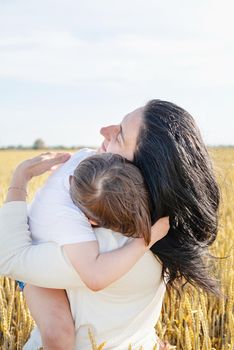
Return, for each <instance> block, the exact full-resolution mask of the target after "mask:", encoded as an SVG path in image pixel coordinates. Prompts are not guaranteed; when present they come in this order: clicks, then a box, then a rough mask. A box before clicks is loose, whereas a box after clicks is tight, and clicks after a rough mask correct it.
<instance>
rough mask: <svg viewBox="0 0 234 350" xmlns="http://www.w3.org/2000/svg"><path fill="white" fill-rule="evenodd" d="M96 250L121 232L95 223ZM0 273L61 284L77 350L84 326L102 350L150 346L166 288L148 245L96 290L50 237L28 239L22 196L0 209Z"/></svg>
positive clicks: (116, 242) (83, 342)
mask: <svg viewBox="0 0 234 350" xmlns="http://www.w3.org/2000/svg"><path fill="white" fill-rule="evenodd" d="M96 230H97V231H96V236H97V239H98V243H99V245H100V251H101V252H104V251H110V250H113V249H117V248H120V247H121V246H122V245H123V244H124V243H125V242H126V240H127V238H126V237H123V236H122V235H121V234H118V233H115V232H112V231H110V230H106V229H103V228H98V229H96ZM0 242H1V244H0V274H1V275H5V276H9V277H11V278H14V279H17V280H22V281H25V282H26V283H29V284H33V285H38V286H41V287H46V288H60V289H66V291H67V294H68V298H69V302H70V305H71V311H72V315H73V318H74V321H75V329H76V347H75V349H76V350H87V349H89V348H90V339H89V336H88V332H89V330H91V332H92V334H93V335H94V336H95V338H96V341H97V344H100V343H102V342H103V341H106V342H107V343H106V347H105V350H125V349H127V348H128V345H129V344H130V343H131V344H132V349H133V350H138V349H139V348H140V345H142V346H143V347H144V348H145V349H151V348H153V345H154V343H155V341H156V335H155V329H154V326H155V323H156V322H157V320H158V317H159V315H160V311H161V306H162V301H163V297H164V293H165V284H164V282H163V281H162V279H161V272H162V267H161V264H160V263H159V261H158V260H157V259H155V257H154V256H153V254H152V253H151V252H150V251H149V252H147V253H145V254H144V256H143V257H142V258H141V259H140V260H139V261H138V262H137V263H136V264H135V265H134V267H133V268H132V269H131V270H130V271H129V272H128V273H127V274H125V275H124V276H123V277H122V278H120V279H119V280H118V281H116V282H115V283H112V284H111V285H110V286H108V287H107V288H105V289H104V290H102V291H99V292H93V291H91V290H89V289H88V288H87V287H86V286H85V285H84V283H83V282H82V280H81V279H80V277H79V275H78V274H77V272H76V271H75V269H74V268H73V266H72V264H71V263H70V261H69V260H68V258H67V256H66V254H65V253H64V251H63V248H62V247H61V246H59V245H58V244H56V243H54V242H48V243H42V244H37V245H32V240H31V233H30V231H29V226H28V222H27V206H26V203H25V202H20V201H19V202H9V203H6V204H5V205H4V206H3V207H2V208H1V209H0Z"/></svg>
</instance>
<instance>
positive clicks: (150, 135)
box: [0, 100, 219, 350]
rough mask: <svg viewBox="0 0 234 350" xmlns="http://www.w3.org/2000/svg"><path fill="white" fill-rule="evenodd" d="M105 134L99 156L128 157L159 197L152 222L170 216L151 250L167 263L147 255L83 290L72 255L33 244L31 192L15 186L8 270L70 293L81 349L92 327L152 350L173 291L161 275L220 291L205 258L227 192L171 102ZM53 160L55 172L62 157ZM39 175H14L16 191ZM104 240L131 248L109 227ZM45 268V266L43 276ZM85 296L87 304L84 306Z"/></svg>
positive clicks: (153, 104)
mask: <svg viewBox="0 0 234 350" xmlns="http://www.w3.org/2000/svg"><path fill="white" fill-rule="evenodd" d="M101 134H102V135H103V136H104V141H103V143H102V146H101V148H100V149H99V152H111V153H118V154H121V155H122V156H124V157H126V158H127V159H129V160H132V161H133V163H134V164H136V165H137V166H138V167H139V168H140V170H141V171H142V174H143V175H144V178H145V181H146V184H147V187H148V190H149V193H150V197H151V217H152V223H153V222H155V220H156V219H157V218H159V217H162V216H167V215H169V216H170V218H171V229H170V230H169V233H168V235H167V236H166V237H165V238H164V239H163V240H161V241H159V242H158V243H156V244H155V245H154V246H153V247H152V248H151V250H152V251H153V253H155V254H156V255H157V257H158V258H159V259H155V258H154V257H153V255H152V254H151V253H150V252H149V253H146V254H145V255H144V257H143V258H142V259H141V260H140V261H139V262H138V263H137V264H136V265H135V267H134V268H133V269H132V270H131V271H130V272H129V273H128V274H126V275H125V276H124V277H123V278H121V279H120V280H119V281H117V282H116V283H115V284H113V285H112V286H110V287H109V288H107V289H105V290H104V291H101V292H98V293H90V291H88V290H85V289H84V288H82V286H83V285H82V282H80V281H79V277H78V276H77V274H76V273H75V272H74V270H73V269H72V267H71V265H69V261H68V259H67V257H66V250H62V251H61V250H60V249H59V248H58V247H56V246H55V245H53V244H49V243H48V244H44V245H43V246H36V247H33V246H31V242H30V239H29V232H28V227H27V224H26V209H25V205H24V203H22V202H20V201H22V200H24V199H25V198H24V192H23V190H22V191H20V190H16V189H15V190H14V189H11V190H10V191H9V192H8V198H7V201H8V202H11V203H6V204H5V206H4V207H3V209H2V211H1V226H2V227H1V230H0V234H1V237H0V238H1V241H2V242H4V244H3V245H2V246H1V251H0V259H1V260H0V272H1V273H2V274H5V275H10V276H12V277H14V278H17V279H21V280H25V281H26V282H28V283H31V284H35V285H40V286H43V287H50V288H62V289H68V297H69V300H70V303H71V309H72V312H73V318H74V320H75V323H76V331H77V349H85V348H87V346H88V340H87V330H88V328H91V329H92V331H93V332H94V334H95V335H96V336H97V339H98V343H99V342H101V341H104V340H107V341H108V342H107V349H115V350H117V349H119V350H123V349H125V348H127V346H128V344H129V343H132V345H133V349H135V348H137V347H138V348H139V346H140V345H142V346H143V347H145V348H146V349H150V348H152V346H153V343H154V342H155V337H154V332H153V328H154V324H155V322H156V321H157V318H158V317H159V314H160V308H161V304H162V299H163V295H164V291H165V288H164V287H165V285H164V283H163V281H162V279H161V273H162V277H163V278H164V279H166V281H167V288H169V287H174V288H177V285H178V283H180V282H181V278H182V277H183V279H184V281H188V282H190V283H192V284H194V285H196V286H199V287H202V288H203V289H204V290H206V291H210V292H214V293H216V294H218V293H219V290H218V287H217V286H216V284H215V282H214V281H213V280H212V279H211V278H210V277H209V274H208V271H207V268H206V265H205V261H204V256H205V253H206V252H207V247H208V246H209V245H210V244H211V243H212V242H213V241H214V240H215V238H216V234H217V211H218V206H219V190H218V187H217V184H216V181H215V178H214V174H213V170H212V166H211V163H210V159H209V156H208V153H207V150H206V148H205V145H204V143H203V141H202V139H201V136H200V133H199V130H198V128H197V127H196V125H195V122H194V120H193V118H192V117H191V116H190V115H189V114H188V113H187V112H186V111H185V110H183V109H182V108H180V107H178V106H176V105H174V104H172V103H170V102H166V101H160V100H152V101H150V102H149V103H148V104H147V105H146V106H144V107H141V108H138V109H137V110H135V111H133V112H132V113H130V114H128V115H127V116H126V117H125V118H124V119H123V121H122V123H121V124H120V125H112V126H109V127H107V128H102V129H101ZM50 162H51V163H49V164H48V166H49V167H51V166H52V165H53V164H54V163H53V162H55V163H56V162H58V159H55V160H53V159H52V160H50ZM43 166H44V163H43ZM49 167H48V169H49ZM37 169H38V168H37ZM44 170H45V168H43V171H44ZM39 173H40V166H39ZM33 175H36V174H35V173H33V166H32V167H31V168H30V166H29V168H28V169H27V168H26V169H21V171H20V172H18V173H16V174H15V176H14V177H13V180H12V185H11V187H17V188H22V189H25V187H26V185H27V182H28V179H30V178H31V177H32V176H33ZM17 191H18V192H17ZM15 201H19V202H18V203H16V202H15ZM12 217H14V222H13V221H12ZM6 231H8V232H6ZM113 234H114V233H113ZM9 235H10V237H9ZM98 236H99V237H101V236H102V237H101V238H99V244H100V246H101V249H103V251H107V250H109V249H115V248H117V247H118V246H121V245H122V244H123V241H122V242H121V237H120V236H118V239H117V240H116V241H115V242H117V245H116V246H115V247H114V246H113V244H110V242H111V237H110V235H105V231H104V230H103V231H102V234H99V235H98ZM14 240H15V241H14ZM13 241H14V242H13ZM13 243H14V244H13ZM159 261H160V263H161V264H162V268H161V264H160V263H159ZM40 266H42V269H45V270H43V272H40ZM35 271H36V273H35ZM44 271H46V273H45V272H44ZM58 271H59V272H58ZM56 272H57V273H59V274H60V276H63V280H61V277H60V278H58V277H57V276H56ZM146 272H147V273H146ZM159 275H160V276H159ZM72 287H73V288H72ZM76 287H79V288H77V289H76ZM69 288H70V289H69ZM81 298H83V304H79V303H78V300H80V299H81ZM84 305H85V308H84ZM105 308H106V311H105V312H104V314H103V315H101V312H102V311H103V309H105ZM122 310H126V314H124V315H123V313H122ZM120 311H121V315H120V314H119V313H120ZM113 315H114V316H115V317H113ZM89 326H90V327H89Z"/></svg>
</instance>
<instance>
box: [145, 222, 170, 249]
mask: <svg viewBox="0 0 234 350" xmlns="http://www.w3.org/2000/svg"><path fill="white" fill-rule="evenodd" d="M169 229H170V223H169V216H166V217H163V218H161V219H159V220H158V221H156V223H155V224H154V225H153V226H152V228H151V240H150V244H149V246H148V247H149V248H151V247H152V246H153V245H154V243H156V242H157V241H159V240H160V239H162V238H163V237H165V236H166V235H167V233H168V231H169Z"/></svg>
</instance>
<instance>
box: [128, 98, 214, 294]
mask: <svg viewBox="0 0 234 350" xmlns="http://www.w3.org/2000/svg"><path fill="white" fill-rule="evenodd" d="M134 164H136V165H137V166H138V167H139V168H140V170H141V171H142V174H143V176H144V179H145V181H146V185H147V187H148V190H149V193H150V200H151V206H152V211H151V220H152V223H154V222H155V221H156V220H157V219H158V218H160V217H162V216H167V215H169V217H170V224H171V227H170V230H169V233H168V235H167V236H166V237H165V238H163V239H162V240H160V241H159V242H157V243H156V244H155V245H154V246H153V247H152V248H151V250H152V251H153V253H154V254H156V256H157V257H159V259H160V261H161V262H162V265H163V269H162V273H163V277H164V278H165V279H166V280H167V288H168V290H169V291H170V289H171V288H170V287H174V288H175V289H176V290H179V288H178V282H180V281H183V282H185V284H186V283H187V282H190V283H191V284H193V285H194V286H196V287H201V288H203V289H204V290H206V291H208V292H213V293H215V294H216V295H220V291H219V286H218V284H217V281H216V280H215V279H213V278H211V276H210V273H209V271H210V270H209V267H208V257H209V258H210V259H211V258H213V257H212V256H211V255H210V254H209V253H208V246H209V245H211V244H212V242H213V241H214V240H215V238H216V235H217V226H218V207H219V201H220V194H219V188H218V186H217V183H216V180H215V176H214V173H213V169H212V164H211V161H210V158H209V155H208V152H207V149H206V147H205V145H204V143H203V140H202V138H201V135H200V132H199V129H198V127H197V126H196V124H195V122H194V119H193V118H192V117H191V115H190V114H189V113H188V112H186V111H185V110H184V109H182V108H180V107H178V106H177V105H175V104H173V103H170V102H166V101H161V100H152V101H150V102H148V103H147V105H146V106H145V107H144V110H143V123H142V127H141V130H140V133H139V136H138V140H137V148H136V151H135V155H134Z"/></svg>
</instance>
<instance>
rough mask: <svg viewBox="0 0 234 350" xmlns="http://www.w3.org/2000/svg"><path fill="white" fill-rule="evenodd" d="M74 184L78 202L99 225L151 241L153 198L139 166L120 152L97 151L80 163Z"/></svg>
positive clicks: (74, 196) (75, 172) (85, 212)
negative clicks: (100, 152)
mask: <svg viewBox="0 0 234 350" xmlns="http://www.w3.org/2000/svg"><path fill="white" fill-rule="evenodd" d="M70 183H71V186H70V195H71V198H72V200H73V202H74V204H75V205H77V206H78V207H79V208H80V209H81V210H82V211H83V213H84V214H85V215H86V216H87V217H88V218H89V219H91V220H93V221H95V222H96V223H97V225H98V226H102V227H105V228H109V229H111V230H113V231H116V232H121V233H123V234H124V235H125V236H128V237H130V236H131V237H143V238H144V240H145V242H146V244H147V245H148V244H149V242H150V235H151V221H150V208H149V197H148V192H147V190H146V187H145V184H144V179H143V177H142V175H141V172H140V170H139V169H138V168H137V167H136V166H135V165H133V164H132V163H131V162H129V161H128V160H126V159H124V158H123V157H121V156H119V155H117V154H111V153H102V154H97V155H94V156H91V157H89V158H86V159H85V160H83V161H82V162H81V163H80V164H79V165H78V167H77V168H76V169H75V171H74V175H73V176H72V178H71V181H70Z"/></svg>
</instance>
